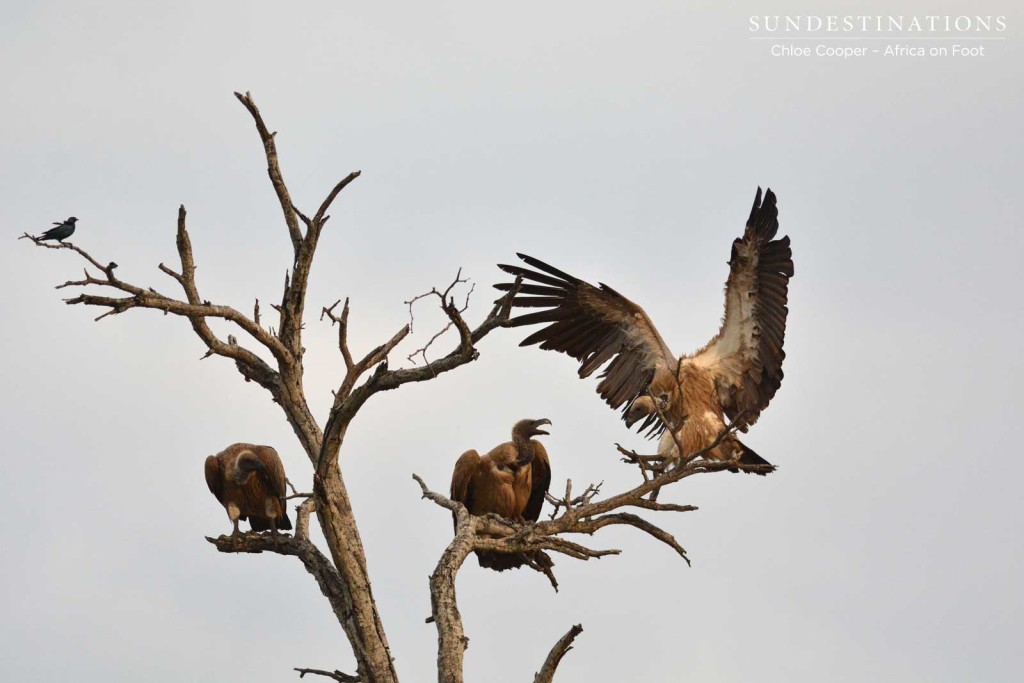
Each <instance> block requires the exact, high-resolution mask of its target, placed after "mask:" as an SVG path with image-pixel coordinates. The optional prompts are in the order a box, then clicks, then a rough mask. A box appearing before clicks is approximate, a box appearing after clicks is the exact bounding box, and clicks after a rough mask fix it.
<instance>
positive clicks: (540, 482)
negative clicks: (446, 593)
mask: <svg viewBox="0 0 1024 683" xmlns="http://www.w3.org/2000/svg"><path fill="white" fill-rule="evenodd" d="M549 424H551V420H548V419H547V418H543V419H540V420H520V421H519V422H517V423H516V424H515V426H513V427H512V440H511V441H506V442H505V443H503V444H501V445H499V446H495V447H494V448H492V449H491V450H490V451H488V452H487V454H486V455H484V456H482V457H481V455H480V454H479V453H477V452H476V451H475V450H468V451H466V452H465V453H463V454H462V456H461V457H460V458H459V460H458V462H456V463H455V470H454V471H453V472H452V487H451V498H452V500H457V501H459V502H460V503H462V504H463V505H465V506H466V509H467V510H469V514H471V515H485V514H488V513H494V514H496V515H501V516H502V517H504V518H506V519H510V520H512V521H520V522H521V521H526V520H529V521H531V522H536V521H537V519H538V518H539V517H540V510H541V508H542V507H543V506H544V494H545V493H547V492H548V486H549V485H550V484H551V463H550V461H549V460H548V452H547V451H546V450H545V449H544V445H543V444H542V443H541V442H540V441H537V440H536V439H534V438H532V437H534V436H539V435H541V434H547V432H546V431H544V430H543V429H541V426H542V425H549ZM476 556H477V559H478V560H479V561H480V566H481V567H487V568H489V569H495V570H497V571H499V572H500V571H503V570H505V569H512V568H515V567H520V566H522V565H524V564H539V565H541V566H545V565H547V566H549V567H550V560H549V559H548V558H547V557H546V556H545V555H543V554H541V553H537V554H535V555H533V556H527V555H526V554H524V553H497V552H490V551H484V550H478V551H477V553H476Z"/></svg>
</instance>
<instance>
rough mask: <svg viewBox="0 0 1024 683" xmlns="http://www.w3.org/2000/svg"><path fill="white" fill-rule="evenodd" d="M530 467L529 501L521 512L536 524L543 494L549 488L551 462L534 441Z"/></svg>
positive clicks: (542, 503) (542, 505)
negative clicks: (531, 470) (531, 483)
mask: <svg viewBox="0 0 1024 683" xmlns="http://www.w3.org/2000/svg"><path fill="white" fill-rule="evenodd" d="M530 467H532V468H533V472H532V475H533V476H532V479H533V485H532V488H531V489H530V499H529V500H528V501H527V502H526V508H525V509H524V510H523V517H524V518H526V519H528V520H530V521H531V522H536V521H537V520H538V519H540V510H541V508H542V507H544V494H545V493H547V492H548V487H549V486H551V461H550V460H549V459H548V452H547V451H546V450H545V449H544V445H543V444H542V443H541V442H540V441H537V440H536V439H534V440H533V462H531V463H530Z"/></svg>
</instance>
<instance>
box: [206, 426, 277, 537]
mask: <svg viewBox="0 0 1024 683" xmlns="http://www.w3.org/2000/svg"><path fill="white" fill-rule="evenodd" d="M284 482H285V478H284V466H283V465H282V464H281V458H280V457H278V455H277V451H275V450H274V449H273V448H271V447H270V446H255V445H253V444H251V443H236V444H232V445H230V446H228V447H227V448H225V449H224V450H223V451H221V452H220V453H218V454H217V455H211V456H209V457H207V458H206V485H207V486H209V487H210V492H211V493H213V495H214V496H216V498H217V500H219V501H220V503H221V505H223V506H224V509H225V510H227V513H228V517H229V518H230V519H231V523H232V524H233V525H234V529H233V531H232V532H231V533H232V535H235V536H237V535H238V534H239V533H241V532H240V531H239V530H238V520H242V521H243V522H244V521H245V520H246V518H248V519H249V525H250V526H251V527H252V530H253V531H266V530H267V529H269V530H270V531H271V533H274V534H276V533H277V530H278V529H291V528H292V522H291V520H290V519H288V509H287V508H286V507H285V502H284V497H285V495H287V492H286V491H285V483H284Z"/></svg>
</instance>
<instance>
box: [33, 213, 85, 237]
mask: <svg viewBox="0 0 1024 683" xmlns="http://www.w3.org/2000/svg"><path fill="white" fill-rule="evenodd" d="M77 221H78V219H77V218H75V217H74V216H72V217H71V218H69V219H67V220H66V221H64V222H63V223H57V222H56V221H54V223H53V224H54V225H55V226H57V227H55V228H50V229H49V230H47V231H46V232H44V233H43V234H42V235H40V236H39V237H37V238H36V240H38V241H40V242H42V241H43V240H57V241H58V242H61V243H63V242H64V240H66V239H67V238H69V237H71V236H72V235H74V234H75V223H76V222H77Z"/></svg>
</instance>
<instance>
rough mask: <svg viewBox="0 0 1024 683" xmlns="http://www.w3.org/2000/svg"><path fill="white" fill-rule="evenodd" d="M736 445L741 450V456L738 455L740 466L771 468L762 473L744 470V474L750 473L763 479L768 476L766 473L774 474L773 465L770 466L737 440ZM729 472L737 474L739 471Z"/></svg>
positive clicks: (751, 449)
mask: <svg viewBox="0 0 1024 683" xmlns="http://www.w3.org/2000/svg"><path fill="white" fill-rule="evenodd" d="M736 444H737V445H738V446H739V447H740V449H741V454H740V464H741V465H767V466H768V467H770V468H771V469H766V470H763V471H752V470H744V471H745V472H748V473H752V474H759V475H761V476H762V477H763V476H765V475H766V474H768V472H774V471H775V465H772V464H771V463H770V462H768V461H767V460H765V459H764V458H762V457H761V456H760V455H758V454H757V453H756V452H755V451H754V449H753V448H750V447H748V446H747V445H746V444H743V443H741V442H740V441H739V440H737V441H736ZM741 469H742V468H741ZM729 471H730V472H738V471H739V470H729Z"/></svg>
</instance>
